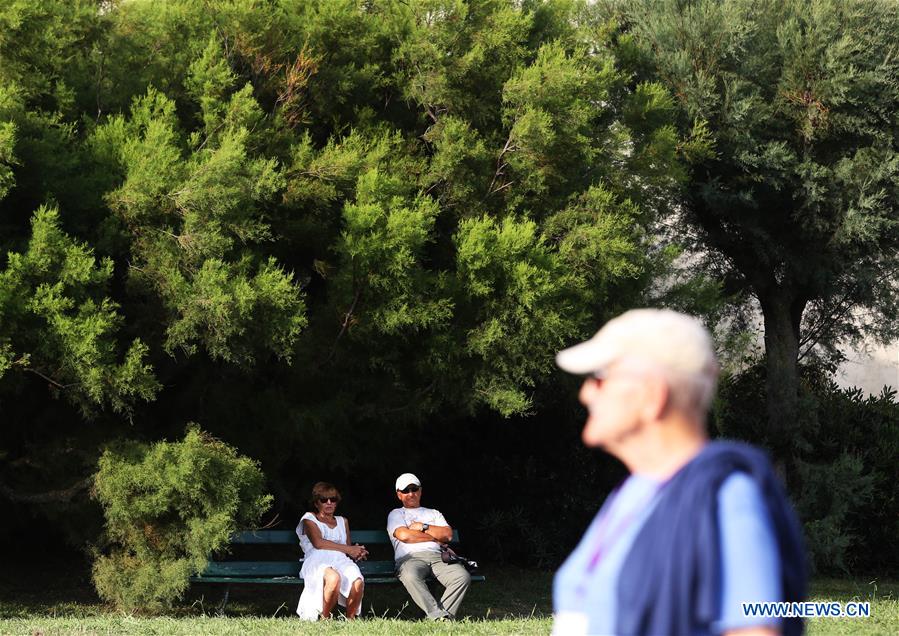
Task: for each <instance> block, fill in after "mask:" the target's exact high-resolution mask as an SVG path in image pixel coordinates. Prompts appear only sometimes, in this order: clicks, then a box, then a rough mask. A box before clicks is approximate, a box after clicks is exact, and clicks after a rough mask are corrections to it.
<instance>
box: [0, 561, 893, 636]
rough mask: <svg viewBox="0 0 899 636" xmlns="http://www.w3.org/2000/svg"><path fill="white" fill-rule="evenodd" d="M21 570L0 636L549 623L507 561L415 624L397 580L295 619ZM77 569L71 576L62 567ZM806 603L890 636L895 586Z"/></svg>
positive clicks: (273, 601) (541, 600)
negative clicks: (446, 607)
mask: <svg viewBox="0 0 899 636" xmlns="http://www.w3.org/2000/svg"><path fill="white" fill-rule="evenodd" d="M20 568H21V566H14V567H12V568H6V567H5V568H4V569H3V572H2V573H0V634H22V635H27V636H51V635H52V636H56V635H63V634H79V635H85V636H86V635H88V634H96V635H113V634H116V635H118V634H158V635H160V636H161V635H169V634H175V635H178V634H183V635H185V636H186V635H190V636H194V635H203V634H209V635H213V634H215V635H218V634H226V635H227V634H233V635H235V636H236V635H238V634H240V635H243V634H259V635H261V634H265V635H266V636H268V635H277V634H285V635H286V634H290V635H295V634H298V633H302V634H311V635H315V634H378V635H388V634H390V635H392V634H421V635H424V634H450V633H452V634H459V633H462V634H548V633H549V631H550V629H551V627H552V620H551V618H550V613H551V597H550V584H551V581H552V574H551V573H548V572H540V571H533V570H522V569H519V568H513V567H498V566H496V567H494V566H488V567H485V568H484V572H485V573H486V575H487V582H486V583H480V584H475V585H473V586H472V588H471V590H470V592H469V594H468V597H467V598H466V599H465V603H464V604H463V612H464V616H463V619H462V621H461V623H454V624H435V623H427V622H423V621H421V620H419V619H420V617H421V613H420V612H419V611H418V609H417V608H415V607H414V606H411V605H410V604H409V602H408V597H407V596H406V595H405V591H404V590H403V589H402V588H401V587H400V586H383V585H379V586H374V585H372V586H370V587H369V589H368V590H366V596H365V604H364V616H365V618H364V620H361V621H356V622H355V623H349V622H347V621H344V620H342V619H340V620H332V621H328V622H325V623H301V622H300V621H299V619H297V618H296V616H295V615H294V614H293V610H294V609H295V607H296V601H297V597H298V595H299V590H298V589H297V588H293V587H282V586H269V587H262V586H256V587H243V588H241V587H237V588H234V589H233V590H232V593H231V601H230V602H229V603H228V606H227V608H226V612H225V615H224V616H217V615H216V611H215V609H216V605H217V603H218V602H219V600H220V599H221V591H220V589H219V588H215V587H212V586H195V587H194V588H192V589H191V592H190V595H189V597H188V599H187V600H186V602H185V603H184V604H182V605H181V606H179V607H178V608H176V609H174V610H172V611H171V612H169V613H168V614H167V615H166V616H155V617H154V616H140V615H127V614H123V613H121V612H116V611H114V610H112V609H110V608H109V607H107V606H105V605H103V604H102V603H100V602H99V600H98V599H97V598H96V596H95V595H94V593H93V590H92V589H91V587H90V582H89V580H88V579H87V577H86V574H84V571H83V569H81V568H74V569H71V568H66V567H62V568H60V569H59V570H56V571H52V570H42V571H41V573H40V575H37V576H36V575H35V574H34V571H33V570H29V569H28V568H25V569H20ZM73 571H77V572H78V573H77V574H68V572H73ZM812 600H818V601H823V600H835V601H841V602H844V603H845V602H846V601H852V600H855V601H870V602H871V617H870V618H866V619H815V620H811V621H809V622H808V633H809V634H813V635H818V634H899V583H884V582H879V581H870V580H845V579H841V580H831V579H827V580H818V581H816V582H815V584H814V586H813V588H812Z"/></svg>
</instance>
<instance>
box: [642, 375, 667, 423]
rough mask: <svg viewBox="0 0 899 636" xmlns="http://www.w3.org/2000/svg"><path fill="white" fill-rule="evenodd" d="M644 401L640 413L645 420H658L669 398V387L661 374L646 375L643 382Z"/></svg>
mask: <svg viewBox="0 0 899 636" xmlns="http://www.w3.org/2000/svg"><path fill="white" fill-rule="evenodd" d="M643 391H644V401H643V409H642V411H643V412H642V413H641V415H642V416H643V418H644V421H646V422H652V421H655V420H659V419H661V418H662V416H664V415H665V410H666V409H667V408H668V403H669V401H670V399H671V389H670V387H669V386H668V382H667V380H665V378H664V377H662V375H661V374H657V373H652V374H649V375H647V377H646V380H645V381H644V382H643Z"/></svg>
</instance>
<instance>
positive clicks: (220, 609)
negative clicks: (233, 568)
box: [218, 583, 231, 614]
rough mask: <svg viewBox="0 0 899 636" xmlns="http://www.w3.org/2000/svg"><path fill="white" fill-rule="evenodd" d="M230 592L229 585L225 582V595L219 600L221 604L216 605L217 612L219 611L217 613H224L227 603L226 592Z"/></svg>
mask: <svg viewBox="0 0 899 636" xmlns="http://www.w3.org/2000/svg"><path fill="white" fill-rule="evenodd" d="M230 592H231V586H230V585H228V584H227V583H226V584H225V595H224V596H223V597H222V602H221V604H220V605H219V606H218V613H219V614H224V613H225V605H227V604H228V594H229V593H230Z"/></svg>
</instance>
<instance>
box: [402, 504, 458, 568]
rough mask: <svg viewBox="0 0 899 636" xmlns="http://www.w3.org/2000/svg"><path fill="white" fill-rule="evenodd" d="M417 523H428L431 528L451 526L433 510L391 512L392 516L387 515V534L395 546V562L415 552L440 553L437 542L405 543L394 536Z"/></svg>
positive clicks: (418, 509)
mask: <svg viewBox="0 0 899 636" xmlns="http://www.w3.org/2000/svg"><path fill="white" fill-rule="evenodd" d="M416 521H420V522H421V523H427V524H428V525H431V526H448V525H449V524H448V523H447V522H446V519H444V517H443V515H442V514H440V511H439V510H434V509H433V508H423V507H418V508H395V509H394V510H391V511H390V514H389V515H387V534H388V535H390V542H391V543H392V544H393V558H394V560H396V561H399V560H400V559H401V558H402V557H404V556H406V555H409V554H412V553H413V552H440V544H439V543H437V542H436V541H423V542H422V543H403V542H402V541H400V540H399V539H397V538H396V537H395V536H393V533H394V531H395V530H396V529H397V528H402V527H403V526H406V527H408V526H410V525H411V524H413V523H415V522H416Z"/></svg>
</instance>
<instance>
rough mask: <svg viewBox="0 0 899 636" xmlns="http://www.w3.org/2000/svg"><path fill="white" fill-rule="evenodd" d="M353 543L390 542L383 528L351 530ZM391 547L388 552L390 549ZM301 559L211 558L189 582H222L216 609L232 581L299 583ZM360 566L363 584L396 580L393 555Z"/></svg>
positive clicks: (253, 535)
mask: <svg viewBox="0 0 899 636" xmlns="http://www.w3.org/2000/svg"><path fill="white" fill-rule="evenodd" d="M352 540H353V543H359V544H362V545H364V546H366V547H367V548H369V551H371V547H372V546H378V545H384V544H387V545H390V538H389V537H388V536H387V532H386V531H385V530H353V531H352ZM452 542H453V543H458V542H459V531H458V530H453V541H452ZM299 544H300V541H299V539H298V538H297V535H296V533H295V532H294V531H293V530H246V531H244V532H238V533H237V534H235V535H234V536H233V537H232V538H231V545H253V546H287V545H289V546H294V547H296V548H297V553H298V554H302V553H301V552H300V550H299ZM392 549H393V548H392V547H391V552H392ZM302 566H303V562H302V559H294V560H292V561H211V562H210V563H209V565H208V566H206V569H205V570H204V571H203V573H202V574H200V575H198V576H192V577H191V579H190V580H191V582H192V583H217V584H223V585H224V586H225V595H224V599H223V600H222V603H221V605H220V606H219V609H223V608H224V607H225V604H226V603H227V602H228V594H229V592H230V589H231V585H247V584H249V585H260V584H267V585H302V584H303V579H301V578H300V568H301V567H302ZM359 569H360V570H361V571H362V575H363V576H364V577H365V584H366V585H371V584H381V583H397V582H398V581H399V579H398V578H396V572H395V571H394V562H393V559H390V560H389V561H388V560H384V561H374V560H371V559H369V560H366V561H360V562H359ZM471 580H472V581H478V582H481V581H484V580H485V579H484V577H483V576H482V575H480V574H473V575H472V577H471Z"/></svg>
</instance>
